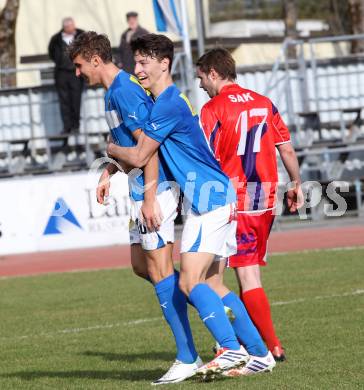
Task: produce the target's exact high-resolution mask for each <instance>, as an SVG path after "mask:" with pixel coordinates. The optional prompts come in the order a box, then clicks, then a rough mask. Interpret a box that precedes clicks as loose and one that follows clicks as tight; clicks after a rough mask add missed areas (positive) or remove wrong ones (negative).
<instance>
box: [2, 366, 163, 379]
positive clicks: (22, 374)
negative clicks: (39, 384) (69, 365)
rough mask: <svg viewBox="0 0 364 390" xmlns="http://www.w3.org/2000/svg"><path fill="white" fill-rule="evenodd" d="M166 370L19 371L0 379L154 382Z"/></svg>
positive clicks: (4, 375) (3, 375)
mask: <svg viewBox="0 0 364 390" xmlns="http://www.w3.org/2000/svg"><path fill="white" fill-rule="evenodd" d="M164 373H165V370H161V369H155V370H131V371H121V370H112V371H81V370H75V371H18V372H11V373H9V374H2V375H0V378H7V379H11V378H17V379H21V380H26V381H31V380H35V379H40V378H76V379H100V380H116V381H123V380H124V381H125V380H126V381H153V380H155V379H157V378H159V377H161V376H162V375H163V374H164Z"/></svg>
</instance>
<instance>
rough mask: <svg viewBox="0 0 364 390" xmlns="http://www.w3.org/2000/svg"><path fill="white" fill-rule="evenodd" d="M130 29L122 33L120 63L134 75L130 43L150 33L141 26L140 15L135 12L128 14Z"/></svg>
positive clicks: (127, 19)
mask: <svg viewBox="0 0 364 390" xmlns="http://www.w3.org/2000/svg"><path fill="white" fill-rule="evenodd" d="M126 21H127V23H128V26H129V27H128V28H127V29H126V30H125V31H124V32H123V33H122V35H121V39H120V46H119V56H120V63H119V66H120V67H121V68H122V69H124V70H125V71H126V72H128V73H132V74H133V73H134V67H135V62H134V54H133V52H132V51H131V48H130V42H131V41H132V40H133V39H136V38H139V37H141V36H142V35H145V34H148V31H147V30H146V29H145V28H143V27H140V26H139V21H138V14H137V13H136V12H134V11H131V12H128V13H127V14H126Z"/></svg>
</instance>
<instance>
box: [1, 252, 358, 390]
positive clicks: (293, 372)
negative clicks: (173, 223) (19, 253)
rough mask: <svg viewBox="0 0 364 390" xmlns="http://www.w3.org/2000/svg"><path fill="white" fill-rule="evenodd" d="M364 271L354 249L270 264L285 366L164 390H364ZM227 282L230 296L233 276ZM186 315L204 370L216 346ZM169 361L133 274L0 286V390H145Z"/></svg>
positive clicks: (266, 275) (149, 295)
mask: <svg viewBox="0 0 364 390" xmlns="http://www.w3.org/2000/svg"><path fill="white" fill-rule="evenodd" d="M49 261H52V259H50V260H49ZM363 265H364V250H359V249H357V250H345V251H344V250H343V251H322V252H311V253H298V254H289V255H279V256H278V255H277V256H273V257H271V258H270V265H269V266H268V267H266V269H264V270H263V280H264V284H265V286H266V290H267V292H268V294H269V297H270V300H271V302H272V311H273V317H274V320H275V323H276V328H277V332H278V334H279V335H280V337H281V339H282V342H283V345H284V347H285V348H286V352H287V356H288V361H287V362H285V363H281V364H279V365H277V367H276V369H275V370H274V372H273V373H272V374H262V375H258V376H255V377H249V378H235V379H223V380H218V381H214V382H210V383H199V382H197V381H196V380H194V379H190V380H188V381H186V382H184V383H182V384H178V385H170V386H169V388H171V387H172V386H173V388H174V389H180V388H181V389H182V388H183V389H205V388H206V389H207V388H208V389H221V388H223V389H224V390H226V389H236V388H238V387H239V388H246V389H249V390H250V389H264V390H271V389H279V390H282V389H330V390H332V389H363V388H364V376H363V360H364V359H363V346H364V340H363V330H362V329H363V319H364V316H363V306H364V305H363V303H364V302H363V301H364V281H363V269H364V267H363ZM226 281H227V283H228V284H229V285H230V286H231V287H232V288H233V289H235V290H236V286H235V282H234V278H233V273H232V271H227V272H226ZM190 313H191V314H190V318H191V322H192V327H193V331H194V336H195V342H196V345H197V347H198V350H199V352H200V354H201V357H202V358H203V359H204V360H208V359H210V358H212V352H211V347H212V345H213V340H212V338H211V336H210V335H209V333H208V332H207V331H206V330H205V328H204V327H203V325H202V324H201V323H200V320H199V319H198V317H197V316H196V314H195V312H194V310H193V309H190ZM173 360H174V344H173V341H172V337H171V335H170V333H169V330H168V328H167V326H166V325H165V323H164V321H163V320H162V318H161V312H160V309H159V305H158V304H157V301H156V298H155V296H154V293H153V289H152V287H151V286H150V285H149V284H148V283H146V282H144V281H142V280H140V279H138V278H137V277H135V276H134V275H132V272H131V270H129V269H121V270H107V271H94V272H82V273H67V274H53V275H46V276H37V277H26V278H14V279H1V280H0V389H1V390H5V389H36V390H38V389H150V388H151V386H150V382H151V381H152V380H154V379H156V378H158V377H159V376H161V375H162V374H163V373H164V372H165V371H166V369H168V367H169V365H170V364H171V363H172V361H173Z"/></svg>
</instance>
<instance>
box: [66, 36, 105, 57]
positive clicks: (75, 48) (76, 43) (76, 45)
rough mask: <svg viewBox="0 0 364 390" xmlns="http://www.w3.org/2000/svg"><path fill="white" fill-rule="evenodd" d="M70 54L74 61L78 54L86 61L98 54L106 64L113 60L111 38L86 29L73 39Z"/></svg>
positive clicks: (69, 48) (69, 49)
mask: <svg viewBox="0 0 364 390" xmlns="http://www.w3.org/2000/svg"><path fill="white" fill-rule="evenodd" d="M68 55H69V57H70V59H71V60H72V61H73V60H74V59H75V58H76V57H77V56H78V55H80V56H81V57H82V58H84V59H85V60H86V61H90V60H91V58H92V56H94V55H98V56H99V57H100V58H101V59H102V61H104V62H105V64H107V63H109V62H111V61H112V52H111V45H110V41H109V38H108V37H107V36H106V35H104V34H97V33H96V32H95V31H86V32H83V33H82V34H80V35H79V36H78V37H77V38H76V39H74V40H73V41H72V43H71V44H70V46H69V47H68Z"/></svg>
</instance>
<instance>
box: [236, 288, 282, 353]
mask: <svg viewBox="0 0 364 390" xmlns="http://www.w3.org/2000/svg"><path fill="white" fill-rule="evenodd" d="M240 299H241V300H242V301H243V303H244V305H245V307H246V310H247V311H248V313H249V315H250V318H251V319H252V320H253V322H254V324H255V326H256V327H257V329H258V331H259V333H260V335H261V336H262V338H263V340H264V341H265V343H266V344H267V347H268V349H269V350H270V351H272V350H273V348H274V347H276V346H279V347H281V343H280V342H279V340H278V337H277V336H276V333H275V331H274V326H273V321H272V316H271V313H270V306H269V301H268V298H267V296H266V295H265V292H264V290H263V288H261V287H260V288H254V289H253V290H249V291H246V292H244V293H243V292H240Z"/></svg>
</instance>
